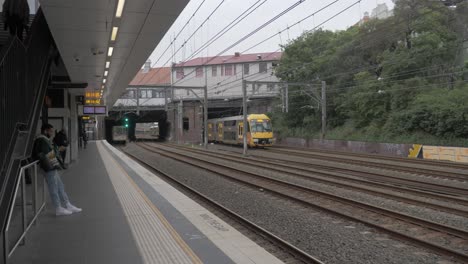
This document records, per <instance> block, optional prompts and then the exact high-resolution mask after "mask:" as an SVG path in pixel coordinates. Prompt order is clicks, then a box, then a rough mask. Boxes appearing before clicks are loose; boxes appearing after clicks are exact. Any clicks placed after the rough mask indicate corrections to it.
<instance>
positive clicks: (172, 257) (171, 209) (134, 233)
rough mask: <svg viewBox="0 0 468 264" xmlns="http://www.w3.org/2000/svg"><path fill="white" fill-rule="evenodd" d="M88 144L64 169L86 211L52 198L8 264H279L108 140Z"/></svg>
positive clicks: (74, 199) (68, 183)
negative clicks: (63, 210)
mask: <svg viewBox="0 0 468 264" xmlns="http://www.w3.org/2000/svg"><path fill="white" fill-rule="evenodd" d="M88 146H89V147H88V148H87V149H84V150H82V152H81V153H80V157H81V158H80V160H79V161H78V162H77V163H74V164H73V165H72V166H70V168H69V169H67V170H65V171H63V173H62V180H63V181H64V183H65V187H66V190H67V192H68V194H69V196H70V198H71V200H72V202H73V203H75V204H76V205H77V206H79V207H81V208H83V211H82V212H81V213H77V214H73V215H71V216H62V217H56V216H55V214H54V211H53V209H52V206H49V205H50V201H47V203H46V204H47V206H46V209H45V210H44V211H43V212H42V214H40V215H39V217H38V219H37V225H36V227H35V228H33V229H31V231H30V232H29V233H28V235H27V238H26V244H25V245H23V246H20V247H18V248H17V249H16V252H15V253H14V254H13V255H12V258H11V259H10V261H9V263H14V264H26V263H27V264H29V263H50V264H52V263H67V264H73V263H80V264H85V263H86V264H88V263H89V264H91V263H216V264H222V263H247V264H248V263H252V264H254V263H268V264H275V263H282V262H281V261H280V260H278V259H277V258H276V257H275V256H273V255H271V254H270V253H268V252H267V251H266V250H265V249H263V248H262V247H261V246H259V245H257V244H256V243H255V242H253V241H252V240H250V239H249V238H248V237H246V236H244V235H243V234H241V233H240V232H239V231H238V230H236V229H235V228H234V227H232V226H230V225H229V224H227V223H226V222H224V221H223V220H221V219H220V218H218V217H217V216H216V215H214V214H213V213H211V212H210V211H208V210H207V209H205V208H203V207H202V206H200V205H199V204H198V203H196V202H195V201H193V200H192V199H190V198H188V197H187V196H185V195H184V194H183V193H181V192H179V191H178V190H176V189H175V188H173V187H172V186H170V185H169V184H167V183H166V182H164V181H163V180H161V179H160V178H159V177H158V176H156V175H154V174H153V173H152V172H150V171H148V170H147V169H145V168H144V167H142V166H141V165H139V164H138V163H136V162H135V161H133V160H131V159H130V158H129V157H127V156H126V155H124V154H123V153H121V152H120V151H119V150H118V149H116V148H114V147H113V146H111V145H110V144H108V143H107V142H106V141H95V142H90V144H89V145H88ZM47 199H48V198H47Z"/></svg>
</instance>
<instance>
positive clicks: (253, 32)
mask: <svg viewBox="0 0 468 264" xmlns="http://www.w3.org/2000/svg"><path fill="white" fill-rule="evenodd" d="M304 1H305V0H299V1H297V2H296V3H294V4H293V5H291V6H290V7H288V8H287V9H285V10H284V11H282V12H281V13H279V14H277V15H276V16H275V17H273V18H271V19H270V20H268V21H267V22H265V23H263V24H262V25H260V26H259V27H257V28H256V29H254V30H253V31H251V32H250V33H248V34H247V35H245V36H243V37H242V38H240V39H239V40H237V41H236V42H234V43H233V44H231V45H230V46H228V47H227V48H225V49H224V50H222V51H221V52H219V53H218V54H217V55H216V56H214V57H211V58H210V59H209V60H207V61H206V62H205V63H203V64H202V65H199V66H204V65H206V64H208V63H209V62H211V61H213V60H214V59H216V58H217V57H219V56H220V55H221V54H223V53H225V52H226V51H228V50H230V49H232V48H233V47H235V46H237V45H239V44H240V43H242V42H243V41H245V40H246V39H248V38H250V37H251V36H252V35H254V34H256V33H257V32H259V31H260V30H262V29H263V28H265V27H266V26H268V25H269V24H271V23H273V22H274V21H276V20H277V19H279V18H280V17H282V16H283V15H285V14H287V13H288V12H290V11H291V10H293V9H294V8H296V7H297V6H299V5H300V4H302V3H303V2H304ZM195 71H196V69H195V70H193V71H192V72H190V73H189V75H190V74H192V73H194V72H195ZM178 82H180V80H179V81H176V82H175V83H173V84H177V83H178Z"/></svg>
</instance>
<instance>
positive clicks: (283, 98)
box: [281, 85, 286, 113]
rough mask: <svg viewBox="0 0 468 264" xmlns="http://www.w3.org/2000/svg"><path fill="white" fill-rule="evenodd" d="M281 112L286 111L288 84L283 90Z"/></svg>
mask: <svg viewBox="0 0 468 264" xmlns="http://www.w3.org/2000/svg"><path fill="white" fill-rule="evenodd" d="M281 110H282V111H281V112H283V113H286V85H284V86H283V89H282V90H281Z"/></svg>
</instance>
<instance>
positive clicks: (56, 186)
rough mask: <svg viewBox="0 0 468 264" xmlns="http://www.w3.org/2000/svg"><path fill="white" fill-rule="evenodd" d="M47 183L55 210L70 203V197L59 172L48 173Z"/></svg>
mask: <svg viewBox="0 0 468 264" xmlns="http://www.w3.org/2000/svg"><path fill="white" fill-rule="evenodd" d="M46 182H47V187H48V188H49V195H50V199H51V200H52V203H53V204H54V206H55V208H58V207H60V206H61V205H63V206H66V205H67V204H68V203H69V202H70V201H69V199H68V195H67V193H66V192H65V186H64V185H63V182H62V179H60V175H59V174H58V171H57V170H51V171H48V172H46Z"/></svg>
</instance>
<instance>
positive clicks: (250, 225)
mask: <svg viewBox="0 0 468 264" xmlns="http://www.w3.org/2000/svg"><path fill="white" fill-rule="evenodd" d="M121 151H123V152H124V153H125V154H126V155H128V156H129V157H131V158H132V159H134V160H136V161H137V162H139V163H140V164H142V165H143V166H145V167H146V168H148V169H150V170H152V171H153V172H155V173H156V174H157V175H159V176H162V177H163V178H165V179H166V180H168V181H170V182H172V183H173V184H175V185H176V186H178V187H179V188H182V189H183V190H185V191H187V192H188V193H190V194H191V195H194V196H195V197H197V199H200V200H201V201H203V203H205V204H207V205H208V206H210V207H212V208H213V209H215V210H216V211H217V212H219V213H221V214H223V215H224V216H226V217H228V218H229V219H231V220H233V221H235V222H236V223H238V224H239V225H241V226H243V227H244V228H246V229H248V230H249V232H252V233H254V234H256V235H257V236H258V237H259V238H260V239H262V240H266V241H267V242H269V243H271V245H270V246H273V247H275V249H274V251H280V252H281V254H279V255H281V257H282V259H283V260H284V259H285V258H286V260H287V263H306V264H309V263H310V264H324V262H322V261H320V260H319V259H317V258H315V257H314V256H312V255H310V254H308V253H307V252H305V251H303V250H301V249H299V248H297V247H296V246H294V245H292V244H291V243H289V242H287V241H285V240H283V239H281V238H280V237H278V236H276V235H275V234H273V233H271V232H269V231H268V230H266V229H264V228H262V227H261V226H259V225H257V224H255V223H254V222H252V221H249V220H248V219H246V218H244V217H242V216H241V215H239V214H237V213H235V212H234V211H232V210H230V209H228V208H226V207H224V206H223V205H221V204H219V203H217V202H216V201H214V200H213V199H211V198H209V197H208V196H206V195H204V194H202V193H200V192H198V191H197V190H195V189H194V188H192V187H190V186H189V185H187V184H185V183H183V182H181V181H179V180H177V179H176V178H175V177H172V176H171V175H169V174H167V173H165V172H164V171H161V170H160V169H158V168H156V167H154V166H153V165H151V164H149V163H148V162H145V161H143V160H141V159H140V158H138V157H137V156H135V155H133V154H131V153H129V152H127V151H125V150H123V149H121ZM285 254H286V255H288V257H284V255H285ZM291 258H292V260H291Z"/></svg>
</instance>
